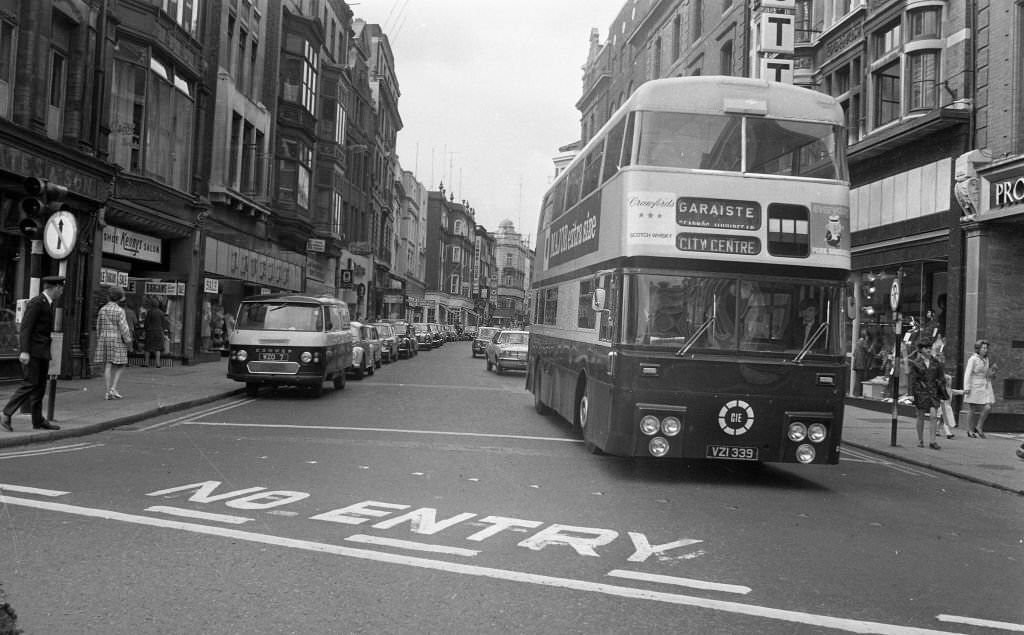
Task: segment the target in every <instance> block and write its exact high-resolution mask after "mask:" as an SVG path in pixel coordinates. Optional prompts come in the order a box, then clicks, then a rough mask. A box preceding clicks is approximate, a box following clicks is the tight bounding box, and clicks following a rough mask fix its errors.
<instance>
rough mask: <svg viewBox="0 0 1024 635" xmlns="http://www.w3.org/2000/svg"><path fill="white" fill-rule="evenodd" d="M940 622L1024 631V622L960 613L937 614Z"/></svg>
mask: <svg viewBox="0 0 1024 635" xmlns="http://www.w3.org/2000/svg"><path fill="white" fill-rule="evenodd" d="M935 617H936V619H938V620H939V621H940V622H952V623H955V624H968V625H970V626H982V627H984V628H999V629H1002V630H1004V631H1013V632H1014V633H1024V624H1014V623H1013V622H996V621H994V620H979V619H978V618H975V617H963V616H960V615H945V614H942V615H937V616H935Z"/></svg>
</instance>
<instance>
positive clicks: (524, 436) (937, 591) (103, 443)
mask: <svg viewBox="0 0 1024 635" xmlns="http://www.w3.org/2000/svg"><path fill="white" fill-rule="evenodd" d="M523 384H524V379H523V374H521V373H507V374H503V375H497V374H495V373H491V372H486V371H485V370H484V361H483V359H480V358H477V359H472V358H471V357H470V352H469V343H467V342H454V343H449V344H447V345H445V346H444V347H443V348H441V349H438V350H435V351H429V352H424V353H422V354H421V355H419V356H418V357H416V358H414V359H412V360H402V361H400V362H397V363H394V364H390V365H386V366H385V367H384V368H382V369H380V370H378V371H377V373H376V374H375V375H374V376H372V377H368V378H366V379H364V380H362V381H350V382H349V383H348V386H347V387H346V388H345V389H344V390H341V391H335V390H330V389H328V390H326V391H325V394H324V396H323V397H322V398H320V399H312V398H310V397H309V396H308V395H306V394H303V393H298V392H295V391H286V390H282V391H278V392H276V393H273V394H271V393H266V394H263V395H261V396H260V397H258V398H256V399H250V398H236V399H231V400H226V401H222V402H218V403H215V404H212V405H208V406H206V407H204V408H202V409H197V410H195V411H192V412H188V413H179V414H176V415H173V416H167V417H163V418H159V419H153V420H151V421H146V422H142V423H139V424H135V425H133V426H130V427H125V428H119V429H116V430H112V431H109V432H106V433H102V434H98V435H93V436H89V437H83V438H81V439H77V440H71V441H63V442H55V443H52V444H48V445H43V446H38V447H30V448H20V449H11V450H7V451H3V452H0V484H3V485H2V487H3V489H4V504H3V505H2V506H0V583H2V584H3V585H4V588H5V590H6V593H7V596H8V601H10V602H11V604H12V606H13V607H14V608H15V610H17V612H18V613H19V626H20V627H21V628H22V629H24V630H25V632H26V633H29V634H33V635H34V634H38V633H45V634H50V633H57V634H59V633H105V634H108V633H126V634H128V633H131V634H142V633H193V632H201V633H492V632H494V633H508V632H516V633H664V632H666V631H674V632H683V633H833V632H834V633H842V632H878V633H924V632H964V633H1006V632H1021V630H1024V626H1021V625H1022V624H1024V603H1022V602H1021V599H1020V598H1021V597H1022V593H1021V592H1022V590H1024V567H1022V562H1024V546H1022V536H1024V530H1022V527H1024V500H1022V499H1021V497H1016V496H1012V495H1009V494H1006V493H1003V492H1000V491H998V490H995V489H991V488H988V487H985V486H982V485H978V484H973V483H968V482H964V481H961V480H957V479H955V478H953V477H950V476H946V475H943V474H937V473H932V472H929V471H927V470H923V469H919V468H914V467H911V466H906V465H901V464H898V463H893V462H890V461H887V460H881V459H879V458H876V457H872V456H870V455H866V454H862V453H858V452H854V451H846V453H845V454H844V460H843V462H842V463H841V464H840V465H838V466H823V467H808V466H771V465H769V466H762V467H759V468H752V467H750V466H746V465H739V464H731V463H705V462H699V461H691V462H679V461H671V462H663V461H657V460H653V459H652V460H640V461H637V460H628V459H621V458H615V457H608V456H593V455H591V454H589V453H587V452H586V450H585V449H584V448H583V445H582V443H581V442H580V440H579V438H578V437H577V436H576V435H575V434H574V432H573V431H572V430H571V429H570V428H569V426H568V425H567V424H566V423H565V422H564V421H561V420H559V419H557V418H555V417H553V416H552V417H547V416H541V415H538V414H536V413H535V412H534V411H533V408H532V399H531V397H530V395H529V394H528V393H527V392H526V391H525V390H524V389H523Z"/></svg>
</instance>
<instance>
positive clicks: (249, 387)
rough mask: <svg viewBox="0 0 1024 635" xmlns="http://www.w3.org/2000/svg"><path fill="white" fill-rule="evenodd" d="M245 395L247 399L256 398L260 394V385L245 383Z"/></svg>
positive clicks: (251, 382) (250, 382)
mask: <svg viewBox="0 0 1024 635" xmlns="http://www.w3.org/2000/svg"><path fill="white" fill-rule="evenodd" d="M245 394H246V395H248V396H249V397H256V396H258V395H259V394H260V385H259V384H257V383H256V382H254V381H247V382H245Z"/></svg>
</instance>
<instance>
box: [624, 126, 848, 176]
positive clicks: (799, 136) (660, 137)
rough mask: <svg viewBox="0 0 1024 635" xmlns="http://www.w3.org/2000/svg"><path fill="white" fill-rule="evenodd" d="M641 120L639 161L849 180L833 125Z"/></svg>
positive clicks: (839, 134)
mask: <svg viewBox="0 0 1024 635" xmlns="http://www.w3.org/2000/svg"><path fill="white" fill-rule="evenodd" d="M639 122H640V123H639V128H638V131H639V136H640V143H639V145H638V152H637V163H638V164H639V165H649V166H656V167H667V168H687V169H695V170H721V171H726V172H748V173H753V174H771V175H777V176H795V177H805V178H818V179H831V180H836V179H845V178H847V174H846V165H845V162H844V160H843V157H844V155H845V148H842V147H839V146H840V144H841V143H842V140H843V138H844V137H843V135H842V134H841V129H840V128H839V127H838V126H835V125H832V124H828V123H820V122H808V121H792V120H784V119H770V118H754V117H742V116H740V115H711V114H695V113H681V112H658V111H647V112H643V113H642V114H641V117H640V118H639ZM744 128H745V132H743V129H744ZM744 159H745V160H744Z"/></svg>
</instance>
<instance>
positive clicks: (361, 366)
mask: <svg viewBox="0 0 1024 635" xmlns="http://www.w3.org/2000/svg"><path fill="white" fill-rule="evenodd" d="M349 331H350V332H351V333H352V364H351V365H350V366H349V367H348V374H349V375H351V376H352V377H353V378H355V379H362V378H363V377H366V376H367V375H372V374H373V373H374V369H375V366H374V365H373V352H372V351H371V348H370V342H369V341H368V340H366V339H365V336H366V331H365V330H364V328H363V326H362V325H361V324H359V323H358V322H352V323H351V325H350V326H349Z"/></svg>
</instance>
